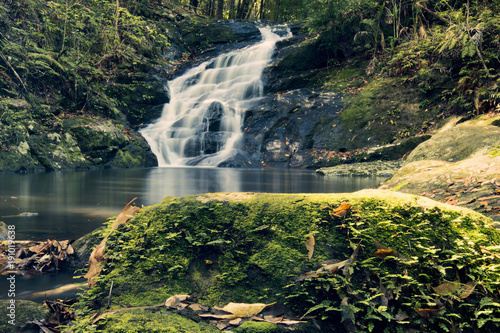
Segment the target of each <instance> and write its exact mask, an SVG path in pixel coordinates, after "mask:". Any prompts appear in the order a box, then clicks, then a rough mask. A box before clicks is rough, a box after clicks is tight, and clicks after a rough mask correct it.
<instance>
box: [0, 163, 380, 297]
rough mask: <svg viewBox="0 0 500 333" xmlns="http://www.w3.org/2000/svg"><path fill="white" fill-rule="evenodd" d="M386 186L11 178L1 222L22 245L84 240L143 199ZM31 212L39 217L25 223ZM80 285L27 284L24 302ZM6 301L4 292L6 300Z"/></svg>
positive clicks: (265, 179)
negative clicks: (25, 242)
mask: <svg viewBox="0 0 500 333" xmlns="http://www.w3.org/2000/svg"><path fill="white" fill-rule="evenodd" d="M381 181H382V179H377V178H350V177H322V176H319V175H316V174H315V173H314V172H313V171H308V170H282V169H219V168H154V169H132V170H101V171H87V172H68V173H43V174H27V175H17V174H4V175H0V221H4V222H5V223H6V224H8V225H15V227H16V239H17V240H47V239H57V240H65V239H76V238H78V237H80V236H82V235H84V234H86V233H88V232H91V231H92V230H94V229H95V228H97V227H99V226H100V225H101V224H102V223H103V222H104V221H106V219H107V218H108V217H111V216H115V215H118V213H119V212H120V210H121V209H122V208H123V206H124V205H125V204H126V203H127V202H129V201H130V200H131V199H132V198H134V197H138V200H137V201H136V202H137V204H139V205H141V204H143V205H152V204H155V203H158V202H160V201H161V200H162V199H163V198H164V197H166V196H169V195H173V196H177V197H180V196H186V195H193V194H202V193H208V192H268V193H333V192H353V191H357V190H360V189H363V188H367V187H373V186H376V185H377V184H378V183H379V182H381ZM23 212H33V213H35V212H36V213H38V215H36V216H31V217H22V216H19V214H20V213H23ZM72 282H73V281H72V278H71V274H69V273H68V274H66V273H56V272H53V274H45V275H42V276H37V277H36V278H34V279H26V280H25V279H22V278H20V279H19V280H18V285H17V288H18V289H17V290H18V292H19V295H20V296H21V297H25V296H26V297H28V295H29V294H31V293H33V292H39V291H43V290H47V289H51V288H55V287H58V286H60V285H66V284H68V283H72ZM0 287H1V288H0V289H1V290H4V291H6V290H8V288H7V280H5V279H4V280H3V281H0ZM73 293H74V291H73ZM70 294H71V293H70ZM70 294H68V295H70ZM31 296H32V295H31ZM31 296H29V297H31ZM6 297H7V295H6V293H4V292H0V299H2V298H6ZM37 300H38V299H37Z"/></svg>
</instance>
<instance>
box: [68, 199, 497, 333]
mask: <svg viewBox="0 0 500 333" xmlns="http://www.w3.org/2000/svg"><path fill="white" fill-rule="evenodd" d="M498 242H500V232H498V231H496V230H495V229H494V228H492V226H491V221H490V220H489V219H488V218H486V217H484V216H483V215H481V214H479V213H477V212H474V211H471V210H469V209H466V208H461V207H455V206H451V205H446V204H443V203H439V202H436V201H433V200H431V199H428V198H424V197H420V196H414V195H409V194H402V193H397V192H393V191H382V190H364V191H360V192H356V193H350V194H346V193H339V194H263V193H262V194H256V193H208V194H203V195H195V196H188V197H183V198H174V197H168V198H165V199H164V200H163V202H162V203H160V204H157V205H154V206H151V207H145V208H143V209H142V211H141V213H140V214H138V215H136V217H135V218H134V219H132V220H131V221H130V222H129V223H126V224H123V225H122V227H121V228H120V229H119V232H116V233H112V234H111V236H110V237H109V238H108V240H107V243H106V251H107V253H108V255H109V258H110V259H109V260H108V261H107V262H106V263H104V265H103V269H102V271H101V275H100V277H99V279H98V280H97V281H96V284H95V287H94V288H93V289H92V290H91V291H88V292H86V293H85V294H84V295H83V296H82V297H81V298H80V303H79V306H80V307H82V308H85V309H87V310H86V311H87V312H86V313H85V314H83V315H81V316H79V317H78V319H77V322H76V325H78V324H79V323H83V322H86V321H87V320H91V319H90V318H96V316H95V315H94V312H100V313H103V312H104V311H109V313H107V314H106V316H105V317H106V320H100V319H99V320H96V319H94V321H95V322H94V324H95V325H96V328H97V329H99V330H103V331H106V332H113V331H114V330H115V329H116V331H119V330H118V329H117V327H134V329H137V330H141V329H142V330H143V331H145V330H148V329H150V328H151V327H156V329H155V331H157V332H168V331H169V327H168V326H169V325H171V324H168V325H167V324H166V323H165V322H164V321H165V320H170V319H168V318H171V319H172V320H173V319H174V317H171V315H169V313H172V311H174V312H175V318H179V317H177V315H178V314H179V315H181V316H183V317H184V319H185V320H186V321H185V322H184V323H179V324H178V325H180V326H179V327H178V328H177V331H181V330H185V331H190V332H198V331H202V330H204V329H205V330H208V331H210V328H207V326H206V324H207V323H212V324H213V325H218V321H217V320H215V321H214V320H212V319H210V318H208V319H207V318H206V317H199V316H196V314H193V313H192V311H191V312H189V311H187V310H186V311H184V310H173V309H171V310H169V309H166V308H165V306H164V304H165V301H166V300H168V299H169V298H170V297H171V296H173V295H189V296H190V298H191V299H196V300H197V303H198V304H200V305H201V306H202V307H203V306H218V307H219V308H218V309H219V310H220V309H221V308H220V307H222V306H224V305H226V304H228V303H249V304H254V303H259V304H260V305H262V304H261V303H264V304H271V303H273V302H277V304H278V305H282V306H284V307H286V309H288V310H282V311H285V312H287V313H288V312H291V313H292V315H295V316H296V317H297V318H299V319H300V318H302V319H301V321H308V322H309V323H308V324H309V326H308V327H307V330H304V329H303V328H304V326H301V325H308V324H307V323H304V324H302V323H298V322H297V323H295V324H294V325H298V326H295V327H293V328H295V329H296V330H297V331H299V332H300V331H302V332H331V331H332V330H334V329H335V330H341V331H342V330H345V331H350V332H353V331H361V330H362V327H369V326H372V325H377V327H378V328H380V330H385V331H387V332H396V331H399V330H401V329H402V330H406V331H412V330H418V329H419V328H420V327H421V325H422V320H423V319H422V318H426V320H428V319H429V316H432V320H429V321H426V325H427V327H428V328H429V329H433V330H439V329H440V327H442V325H446V323H448V321H449V320H450V319H449V318H458V317H460V318H461V320H460V321H457V322H455V323H454V324H455V325H456V326H457V327H459V328H460V329H463V328H465V327H472V328H474V329H475V328H478V327H481V329H482V330H484V331H491V332H493V331H497V330H498V329H499V327H498V325H499V324H498V323H497V322H496V321H494V320H490V319H489V318H495V316H496V312H495V311H498V308H497V307H496V303H494V302H492V301H491V300H492V299H494V297H495V296H494V295H495V294H496V288H497V285H498V276H499V274H500V265H499V264H500V252H499V249H498V246H497V244H498ZM479 281H480V282H479ZM111 283H113V291H112V298H111V308H110V309H109V310H104V309H103V308H104V307H105V306H106V305H107V300H108V295H109V290H110V287H111ZM431 287H432V288H431ZM479 288H480V289H479ZM475 289H477V290H478V291H479V290H480V292H474V290H475ZM452 301H453V302H452ZM456 302H459V303H460V305H462V306H456V304H457V303H456ZM123 304H127V306H128V307H129V309H128V310H127V309H123ZM256 305H257V304H256ZM477 306H481V311H484V312H481V313H479V314H478V311H477ZM90 309H94V310H90ZM99 309H101V310H99ZM214 309H217V308H214ZM415 309H417V310H418V311H416V310H415ZM114 310H119V311H114ZM346 311H352V312H349V313H351V314H350V315H349V316H348V317H345V315H344V313H345V312H346ZM438 312H439V316H437V314H438ZM493 312H495V316H489V315H488V314H489V313H493ZM483 313H484V315H483ZM160 314H161V315H160ZM218 314H221V315H222V317H221V318H220V319H224V313H215V314H212V317H213V315H218ZM304 315H306V316H304ZM435 315H436V316H435ZM102 316H103V315H101V316H100V317H102ZM231 318H234V316H233V317H231ZM313 318H315V319H313ZM342 318H347V319H344V320H342ZM349 318H350V319H349ZM241 319H242V320H237V321H234V322H233V323H229V325H233V326H238V325H240V324H241V323H242V322H244V321H245V320H248V319H249V318H241ZM261 319H262V320H263V319H265V317H262V318H260V319H259V317H257V319H254V318H252V320H257V321H258V320H261ZM176 321H177V319H176ZM396 322H397V325H395V323H396ZM176 325H177V324H176ZM279 325H280V324H279V323H274V324H271V325H268V324H265V325H259V324H258V323H257V325H253V324H252V325H251V324H247V325H244V326H241V331H242V332H245V329H246V328H248V331H251V332H268V331H269V330H272V331H274V330H276V331H279V330H281V329H282V328H283V327H280V326H279ZM466 325H468V326H466ZM249 326H250V327H249ZM226 327H227V326H226ZM256 327H257V328H258V329H257V328H256ZM253 328H256V329H255V330H252V329H253Z"/></svg>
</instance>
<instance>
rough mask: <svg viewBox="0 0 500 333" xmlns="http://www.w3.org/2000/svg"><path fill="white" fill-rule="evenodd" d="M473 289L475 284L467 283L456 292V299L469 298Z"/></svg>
mask: <svg viewBox="0 0 500 333" xmlns="http://www.w3.org/2000/svg"><path fill="white" fill-rule="evenodd" d="M474 288H476V284H475V283H474V282H472V281H469V282H467V283H466V284H464V285H462V286H461V288H460V290H459V291H458V297H460V298H461V299H466V298H467V297H469V296H470V294H472V292H473V291H474Z"/></svg>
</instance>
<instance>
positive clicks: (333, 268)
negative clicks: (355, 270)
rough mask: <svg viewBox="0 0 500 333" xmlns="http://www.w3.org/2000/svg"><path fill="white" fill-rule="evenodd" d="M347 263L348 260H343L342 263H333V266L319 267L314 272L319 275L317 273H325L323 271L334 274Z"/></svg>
mask: <svg viewBox="0 0 500 333" xmlns="http://www.w3.org/2000/svg"><path fill="white" fill-rule="evenodd" d="M348 263H349V259H347V260H344V261H340V262H337V263H334V264H330V265H325V266H323V267H321V268H320V269H318V270H317V271H316V272H318V273H319V272H325V271H327V272H330V273H334V272H335V271H337V269H339V268H342V267H344V266H345V265H347V264H348Z"/></svg>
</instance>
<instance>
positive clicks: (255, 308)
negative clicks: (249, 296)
mask: <svg viewBox="0 0 500 333" xmlns="http://www.w3.org/2000/svg"><path fill="white" fill-rule="evenodd" d="M272 304H275V303H271V304H264V303H250V304H247V303H232V302H231V303H229V304H228V305H226V306H225V307H223V308H222V310H223V311H226V312H229V313H232V314H233V315H234V316H235V317H240V318H246V317H253V316H255V315H256V314H258V313H260V312H261V311H262V310H264V308H265V307H266V306H269V305H272Z"/></svg>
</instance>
